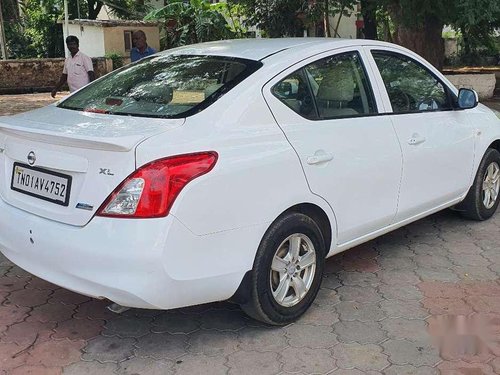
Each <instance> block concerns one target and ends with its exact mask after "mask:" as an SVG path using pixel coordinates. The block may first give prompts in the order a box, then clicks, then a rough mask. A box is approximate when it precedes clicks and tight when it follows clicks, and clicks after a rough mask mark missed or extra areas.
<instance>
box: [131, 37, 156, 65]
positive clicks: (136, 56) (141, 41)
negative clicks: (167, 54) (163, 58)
mask: <svg viewBox="0 0 500 375" xmlns="http://www.w3.org/2000/svg"><path fill="white" fill-rule="evenodd" d="M132 43H133V45H134V48H132V49H131V50H130V61H131V62H134V61H137V60H140V59H142V58H144V57H146V56H150V55H152V54H154V53H156V50H155V49H154V48H151V47H149V46H148V44H147V43H146V34H145V33H144V31H142V30H137V31H135V32H134V33H133V34H132Z"/></svg>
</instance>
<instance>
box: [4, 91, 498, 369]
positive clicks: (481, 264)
mask: <svg viewBox="0 0 500 375" xmlns="http://www.w3.org/2000/svg"><path fill="white" fill-rule="evenodd" d="M44 95H47V94H44ZM1 98H2V97H0V112H1V111H2V109H3V110H4V113H5V112H7V110H6V109H5V108H6V107H5V106H3V105H2V100H1ZM0 214H1V213H0ZM499 240H500V213H498V214H497V215H496V216H495V217H494V218H493V219H492V220H490V221H487V222H483V223H476V222H470V221H466V220H463V219H461V218H460V217H459V216H458V215H456V214H455V213H453V212H451V211H443V212H441V213H438V214H436V215H433V216H431V217H429V218H426V219H424V220H420V221H418V222H416V223H413V224H411V225H408V226H406V227H404V228H402V229H400V230H397V231H395V232H393V233H391V234H388V235H385V236H383V237H380V238H379V239H377V240H374V241H371V242H369V243H367V244H365V245H362V246H359V247H357V248H355V249H352V250H350V251H348V252H346V253H344V254H340V255H337V256H334V257H332V258H330V259H329V260H328V261H327V264H326V274H325V277H324V280H323V283H322V287H321V290H320V293H319V295H318V298H317V299H316V301H315V303H314V305H313V306H312V308H311V309H310V311H309V312H308V313H307V314H306V315H305V316H304V317H303V318H302V319H300V320H299V321H298V322H297V323H295V324H291V325H289V326H287V327H283V328H273V327H266V326H264V325H262V324H260V323H258V322H255V321H253V320H251V319H249V318H247V317H246V316H245V315H244V314H243V313H242V312H241V310H240V309H239V308H238V306H235V305H231V304H229V303H215V304H210V305H203V306H196V307H192V308H186V309H180V310H175V311H167V312H164V311H151V310H138V309H133V310H129V311H127V312H125V313H123V314H122V315H115V314H112V313H110V312H109V311H107V310H106V309H105V306H106V305H107V302H105V301H98V300H95V299H90V298H87V297H84V296H81V295H78V294H75V293H72V292H69V291H67V290H65V289H62V288H59V287H57V286H55V285H52V284H50V283H47V282H45V281H43V280H40V279H38V278H36V277H34V276H32V275H30V274H28V273H27V272H25V271H23V270H21V269H20V268H18V267H16V266H14V265H13V264H12V263H10V262H9V261H8V260H7V259H5V258H4V257H2V256H1V255H0V374H60V373H64V374H190V375H191V374H204V375H205V374H226V373H228V374H238V375H240V374H259V375H265V374H277V373H283V374H285V373H290V374H291V373H293V374H326V373H328V374H336V375H338V374H342V375H357V374H370V375H375V374H386V375H409V374H414V375H432V374H438V373H441V374H445V375H452V374H453V375H455V374H457V375H459V374H461V375H472V374H474V375H480V374H499V373H500V242H499Z"/></svg>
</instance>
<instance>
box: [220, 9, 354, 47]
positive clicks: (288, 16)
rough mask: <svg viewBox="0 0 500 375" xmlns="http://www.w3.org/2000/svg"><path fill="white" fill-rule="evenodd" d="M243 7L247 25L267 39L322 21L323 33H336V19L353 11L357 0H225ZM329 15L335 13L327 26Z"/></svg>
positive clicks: (299, 33) (301, 31) (292, 33)
mask: <svg viewBox="0 0 500 375" xmlns="http://www.w3.org/2000/svg"><path fill="white" fill-rule="evenodd" d="M229 1H230V2H232V3H236V4H240V5H241V6H243V7H244V9H245V13H246V15H247V24H248V25H252V26H257V27H259V28H260V29H261V30H263V31H264V32H265V34H266V35H268V36H269V37H271V38H278V37H291V36H302V35H303V34H304V29H307V28H308V27H309V26H311V25H315V24H317V23H320V22H321V23H322V24H323V30H324V32H325V36H327V37H328V36H338V28H339V25H340V20H341V18H342V17H343V16H349V15H350V14H352V12H353V11H354V7H355V5H356V4H357V3H358V0H319V1H314V0H229ZM330 16H339V17H338V18H337V22H336V24H335V25H333V33H332V32H331V30H332V25H330Z"/></svg>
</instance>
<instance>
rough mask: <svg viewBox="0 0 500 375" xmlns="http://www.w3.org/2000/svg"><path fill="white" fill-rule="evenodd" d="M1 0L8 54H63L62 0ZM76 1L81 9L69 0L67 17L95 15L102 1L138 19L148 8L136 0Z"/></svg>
mask: <svg viewBox="0 0 500 375" xmlns="http://www.w3.org/2000/svg"><path fill="white" fill-rule="evenodd" d="M0 1H2V5H3V7H2V11H3V16H4V20H5V34H6V39H7V50H8V55H9V57H10V58H15V59H16V58H17V59H19V58H41V57H62V56H64V41H63V32H62V25H61V24H59V23H58V20H61V19H63V18H64V4H63V0H0ZM146 3H147V1H146ZM79 4H80V9H78V8H77V1H72V0H70V1H68V12H69V16H70V19H75V18H90V19H95V18H96V17H97V14H98V13H99V11H100V10H101V8H102V6H103V5H104V4H106V5H107V6H108V7H109V9H110V10H111V12H113V14H115V15H116V16H118V17H121V18H132V19H141V18H142V17H143V16H144V14H146V12H147V11H148V9H149V6H148V5H145V2H144V1H138V0H102V1H101V0H80V1H79ZM19 8H21V9H22V11H21V12H19Z"/></svg>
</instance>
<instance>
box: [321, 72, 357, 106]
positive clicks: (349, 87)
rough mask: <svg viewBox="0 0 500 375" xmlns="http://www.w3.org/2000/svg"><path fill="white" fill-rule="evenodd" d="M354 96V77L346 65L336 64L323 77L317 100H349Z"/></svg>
mask: <svg viewBox="0 0 500 375" xmlns="http://www.w3.org/2000/svg"><path fill="white" fill-rule="evenodd" d="M353 98H354V77H353V74H352V69H351V68H350V67H349V66H347V65H337V66H334V67H332V69H331V70H330V71H329V72H328V73H327V74H326V75H325V76H324V77H323V79H322V81H321V83H320V84H319V88H318V95H317V99H318V100H332V101H339V102H350V101H351V100H352V99H353Z"/></svg>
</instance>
